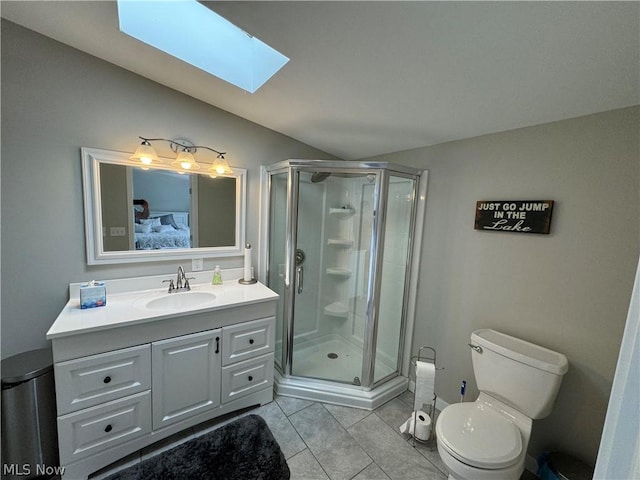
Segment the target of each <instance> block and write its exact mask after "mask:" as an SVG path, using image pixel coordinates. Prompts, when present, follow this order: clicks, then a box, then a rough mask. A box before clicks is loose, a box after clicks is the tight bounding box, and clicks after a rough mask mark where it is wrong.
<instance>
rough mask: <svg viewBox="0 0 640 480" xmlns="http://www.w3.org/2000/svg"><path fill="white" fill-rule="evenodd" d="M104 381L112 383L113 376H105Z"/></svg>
mask: <svg viewBox="0 0 640 480" xmlns="http://www.w3.org/2000/svg"><path fill="white" fill-rule="evenodd" d="M102 381H103V382H104V383H110V382H111V377H110V376H108V375H107V376H106V377H104V380H102Z"/></svg>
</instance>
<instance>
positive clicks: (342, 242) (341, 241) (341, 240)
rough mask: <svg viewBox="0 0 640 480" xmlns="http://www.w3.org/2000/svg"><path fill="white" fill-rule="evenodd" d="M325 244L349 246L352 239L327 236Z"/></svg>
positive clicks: (351, 243) (351, 244)
mask: <svg viewBox="0 0 640 480" xmlns="http://www.w3.org/2000/svg"><path fill="white" fill-rule="evenodd" d="M327 245H333V246H335V247H343V248H349V247H352V246H353V240H349V239H347V238H329V239H327Z"/></svg>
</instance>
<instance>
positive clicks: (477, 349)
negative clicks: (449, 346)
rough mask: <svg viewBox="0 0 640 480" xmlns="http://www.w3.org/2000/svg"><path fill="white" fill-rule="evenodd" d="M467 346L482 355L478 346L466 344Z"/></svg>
mask: <svg viewBox="0 0 640 480" xmlns="http://www.w3.org/2000/svg"><path fill="white" fill-rule="evenodd" d="M467 345H469V346H470V347H471V348H472V349H473V350H475V351H476V352H478V353H482V347H481V346H480V345H474V344H473V343H468V344H467Z"/></svg>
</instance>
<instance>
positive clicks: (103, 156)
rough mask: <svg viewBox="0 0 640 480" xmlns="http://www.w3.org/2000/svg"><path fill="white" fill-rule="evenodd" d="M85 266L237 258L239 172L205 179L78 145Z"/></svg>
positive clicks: (242, 189) (241, 216)
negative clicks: (142, 166) (147, 166)
mask: <svg viewBox="0 0 640 480" xmlns="http://www.w3.org/2000/svg"><path fill="white" fill-rule="evenodd" d="M81 154H82V178H83V189H84V213H85V235H86V244H87V263H88V264H89V265H99V264H114V263H132V262H150V261H161V260H174V259H176V260H177V259H188V258H204V257H207V258H211V257H225V256H235V255H242V252H243V246H244V242H245V219H246V178H247V173H246V170H245V169H241V168H235V167H234V168H233V174H231V175H220V176H216V177H210V176H209V174H208V173H183V174H181V173H178V172H177V171H176V170H175V169H174V168H172V167H171V166H170V163H171V161H172V159H167V158H163V159H162V160H163V161H164V162H165V164H164V165H159V166H154V167H151V168H148V169H142V168H141V167H140V163H138V162H136V161H132V160H129V157H130V156H131V154H130V153H124V152H115V151H110V150H98V149H93V148H81Z"/></svg>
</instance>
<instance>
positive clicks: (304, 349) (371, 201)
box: [264, 160, 426, 408]
mask: <svg viewBox="0 0 640 480" xmlns="http://www.w3.org/2000/svg"><path fill="white" fill-rule="evenodd" d="M421 176H422V177H423V185H422V188H426V172H422V171H418V170H415V169H412V168H409V167H404V166H398V165H393V164H389V163H363V162H343V161H321V160H288V161H285V162H280V163H278V164H275V165H272V166H270V167H267V168H266V169H265V172H264V181H265V183H266V187H267V194H266V195H265V200H266V202H267V204H268V222H267V223H268V225H267V230H268V234H267V236H268V247H267V252H266V256H267V260H266V281H267V284H268V286H269V287H270V288H271V289H272V290H274V291H276V292H277V293H278V294H279V295H280V298H279V300H278V307H277V318H276V370H277V374H276V389H277V391H278V393H279V394H283V395H291V396H297V397H300V398H307V399H312V400H318V401H329V402H334V403H339V404H343V405H350V406H356V407H364V408H375V407H376V406H377V404H381V403H383V402H384V401H387V400H388V399H389V398H392V396H393V395H395V394H398V393H401V392H402V391H404V390H405V389H406V387H407V378H406V374H405V376H403V375H402V373H403V363H408V360H407V362H403V360H404V359H405V357H406V355H405V353H406V352H405V349H406V350H408V348H409V347H405V344H407V343H408V342H410V339H407V331H408V322H407V318H408V313H410V312H411V309H410V304H411V296H412V291H411V289H410V285H411V273H412V269H411V266H412V265H413V264H415V263H417V262H415V261H414V260H415V259H413V258H412V257H413V255H414V250H416V248H415V247H416V235H415V231H416V228H415V227H416V217H417V214H418V210H419V208H418V207H419V201H418V198H419V193H420V192H419V190H420V188H421V182H420V179H421ZM422 198H423V199H424V193H423V194H422ZM415 255H417V253H416V254H415ZM414 293H415V292H414ZM411 318H412V317H411ZM409 345H410V343H409ZM404 368H407V367H406V366H404Z"/></svg>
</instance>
